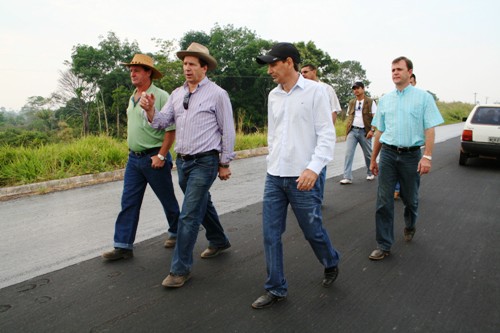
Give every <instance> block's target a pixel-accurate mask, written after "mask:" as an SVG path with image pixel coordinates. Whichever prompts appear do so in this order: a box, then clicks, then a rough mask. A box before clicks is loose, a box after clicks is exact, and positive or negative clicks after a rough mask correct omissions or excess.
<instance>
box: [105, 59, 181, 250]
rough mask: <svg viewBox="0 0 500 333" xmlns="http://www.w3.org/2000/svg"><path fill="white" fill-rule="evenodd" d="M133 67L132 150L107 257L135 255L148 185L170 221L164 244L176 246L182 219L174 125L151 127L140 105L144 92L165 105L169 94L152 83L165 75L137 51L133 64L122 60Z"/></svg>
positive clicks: (129, 122)
mask: <svg viewBox="0 0 500 333" xmlns="http://www.w3.org/2000/svg"><path fill="white" fill-rule="evenodd" d="M122 64H123V65H125V66H127V67H128V69H129V70H130V79H131V80H132V84H133V85H134V86H135V87H136V89H135V90H134V93H133V94H132V96H131V97H130V100H129V104H128V108H127V142H128V146H129V149H130V153H129V156H128V161H127V166H126V169H125V177H124V183H123V194H122V203H121V205H122V210H121V212H120V214H119V215H118V218H117V219H116V223H115V236H114V249H113V250H112V251H109V252H105V253H103V254H102V257H103V258H104V259H105V260H119V259H128V258H131V257H133V245H134V240H135V234H136V231H137V225H138V223H139V213H140V209H141V205H142V200H143V198H144V192H145V190H146V186H147V184H149V185H150V186H151V188H152V189H153V191H154V192H155V194H156V196H157V197H158V199H159V200H160V202H161V204H162V206H163V210H164V212H165V215H166V217H167V221H168V224H169V228H168V234H169V237H168V239H167V240H166V241H165V244H164V245H165V247H167V248H171V247H174V246H175V239H176V236H177V225H178V219H179V204H178V203H177V199H176V198H175V193H174V187H173V184H172V174H171V170H172V165H173V164H172V156H171V155H170V153H169V150H170V147H171V146H172V144H173V142H174V140H175V127H169V128H167V129H166V130H156V129H153V128H151V126H149V124H148V123H147V121H145V120H144V116H143V112H142V109H141V107H140V105H139V101H140V99H141V95H142V94H143V93H149V94H154V95H155V96H156V101H155V106H156V107H157V108H161V107H163V105H165V103H166V102H167V100H168V97H169V95H168V93H167V92H166V91H164V90H161V89H159V88H158V87H156V86H155V85H154V84H153V79H159V78H161V77H162V76H163V75H162V74H161V73H160V72H159V71H158V70H157V69H156V68H155V67H154V64H153V59H152V58H151V57H149V56H147V55H144V54H136V55H135V56H134V58H133V59H132V61H131V62H130V63H122Z"/></svg>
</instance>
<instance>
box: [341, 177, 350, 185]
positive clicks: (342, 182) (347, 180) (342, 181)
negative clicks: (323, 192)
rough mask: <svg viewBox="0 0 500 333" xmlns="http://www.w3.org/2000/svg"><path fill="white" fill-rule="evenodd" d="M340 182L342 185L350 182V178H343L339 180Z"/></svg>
mask: <svg viewBox="0 0 500 333" xmlns="http://www.w3.org/2000/svg"><path fill="white" fill-rule="evenodd" d="M340 184H342V185H347V184H352V180H350V179H347V178H344V179H342V180H341V181H340Z"/></svg>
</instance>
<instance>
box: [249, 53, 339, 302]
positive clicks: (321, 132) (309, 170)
mask: <svg viewBox="0 0 500 333" xmlns="http://www.w3.org/2000/svg"><path fill="white" fill-rule="evenodd" d="M257 63H259V64H261V65H265V64H267V65H268V70H267V72H268V74H269V75H271V77H272V78H273V80H274V82H275V83H278V86H277V87H276V88H275V89H273V90H272V91H271V92H270V93H269V100H268V142H267V143H268V148H269V155H268V156H267V176H266V183H265V188H264V201H263V213H262V216H263V218H262V224H263V234H264V250H265V255H266V264H267V280H266V282H265V285H264V289H265V290H266V293H265V294H264V295H263V296H260V297H259V298H257V300H256V301H255V302H253V303H252V307H253V308H254V309H262V308H267V307H270V306H272V305H273V304H274V303H276V302H278V301H281V300H284V299H285V298H286V296H287V293H288V284H287V281H286V279H285V274H284V264H283V261H284V258H283V243H282V240H281V236H282V234H283V232H284V231H285V229H286V215H287V209H288V205H291V206H292V209H293V212H294V214H295V216H296V218H297V221H298V223H299V225H300V228H301V229H302V232H303V233H304V237H305V238H306V240H307V241H308V242H309V244H310V245H311V247H312V249H313V251H314V254H315V255H316V258H317V259H318V261H319V262H320V263H321V265H322V266H323V267H324V276H323V281H322V284H323V286H324V287H330V286H331V285H332V284H333V282H334V281H335V279H336V278H337V274H338V268H337V266H338V263H339V254H338V252H337V251H336V250H335V249H334V247H333V245H332V243H331V241H330V238H329V236H328V233H327V232H326V230H325V228H324V227H323V223H322V222H323V217H322V214H321V202H322V200H321V188H322V186H321V184H320V181H319V179H318V175H319V174H320V173H321V170H322V169H323V168H324V167H325V166H326V164H327V163H328V162H329V161H331V160H332V158H333V149H334V145H335V128H334V127H333V122H332V119H331V109H330V103H329V99H328V95H327V94H326V91H325V89H324V88H323V87H322V86H321V85H320V84H319V83H318V82H315V81H312V80H306V79H304V78H303V77H302V76H301V75H300V74H299V72H298V70H299V68H298V66H299V63H300V54H299V51H298V50H297V48H296V47H295V46H294V45H293V44H290V43H278V44H276V45H274V46H273V47H272V49H271V51H270V52H269V53H268V54H266V55H262V56H259V57H257Z"/></svg>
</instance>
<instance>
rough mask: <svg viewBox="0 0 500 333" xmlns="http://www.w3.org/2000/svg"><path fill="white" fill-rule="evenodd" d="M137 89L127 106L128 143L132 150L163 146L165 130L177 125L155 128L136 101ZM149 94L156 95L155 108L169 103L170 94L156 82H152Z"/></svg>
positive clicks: (137, 150)
mask: <svg viewBox="0 0 500 333" xmlns="http://www.w3.org/2000/svg"><path fill="white" fill-rule="evenodd" d="M136 91H137V89H135V90H134V93H133V94H132V96H131V97H130V100H129V102H128V108H127V143H128V147H129V149H130V150H132V151H135V152H141V151H144V150H146V149H150V148H156V147H161V145H162V143H163V139H164V138H165V132H167V131H173V130H175V125H173V126H170V127H168V128H166V129H165V130H155V129H153V128H152V127H151V126H150V125H149V123H148V121H147V119H146V118H145V116H144V111H143V110H142V108H141V105H140V104H139V101H140V99H139V101H137V103H135V102H134V95H135V93H136ZM146 92H147V93H148V94H151V93H153V94H154V96H155V108H156V109H157V110H161V108H162V107H163V106H164V105H165V103H167V100H168V98H169V94H168V93H167V92H166V91H165V90H162V89H160V88H158V87H156V86H155V85H154V84H151V86H150V87H149V89H148V90H147V91H146Z"/></svg>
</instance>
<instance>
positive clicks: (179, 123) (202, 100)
mask: <svg viewBox="0 0 500 333" xmlns="http://www.w3.org/2000/svg"><path fill="white" fill-rule="evenodd" d="M177 57H178V58H179V59H181V60H182V62H183V66H182V67H183V70H184V76H185V78H186V82H185V83H184V84H183V85H182V86H180V87H178V88H177V89H175V90H174V91H173V92H172V96H170V98H169V100H168V102H167V104H166V105H165V106H164V107H163V109H161V111H158V110H160V109H159V108H158V107H157V106H156V104H155V101H156V98H157V97H156V96H155V95H154V94H149V93H148V94H146V95H144V97H143V98H142V99H141V102H140V104H141V106H142V108H143V109H144V110H145V111H146V115H147V118H148V120H149V121H150V122H151V126H152V127H153V128H157V129H159V128H166V127H168V126H171V125H172V124H174V123H175V124H176V128H177V142H176V144H175V151H176V153H177V160H176V165H177V172H178V175H179V185H180V187H181V189H182V191H183V192H184V201H183V205H182V209H181V214H180V217H179V229H178V232H177V244H176V246H175V250H174V256H173V258H172V264H171V267H170V274H169V275H168V276H167V277H166V278H165V279H164V280H163V283H162V285H163V286H164V287H168V288H178V287H182V286H183V285H184V283H185V282H186V281H187V280H188V279H189V278H190V277H191V268H192V265H193V249H194V245H195V243H196V238H197V236H198V230H199V226H200V224H202V225H203V227H204V228H205V230H206V237H207V239H208V241H209V244H208V248H207V249H206V250H205V251H203V252H202V253H201V258H204V259H208V258H213V257H215V256H217V255H219V254H220V253H221V252H222V251H224V250H226V249H228V248H229V247H230V246H231V244H230V243H229V240H228V238H227V236H226V235H225V233H224V229H223V227H222V225H221V223H220V220H219V216H218V215H217V211H216V210H215V207H214V205H213V203H212V200H211V196H210V191H209V190H210V187H211V186H212V184H213V182H214V181H215V179H216V177H217V175H218V176H219V179H221V180H228V179H229V177H230V176H231V169H230V168H229V163H230V162H231V160H232V159H233V158H234V156H235V154H234V151H233V149H234V141H235V130H234V120H233V110H232V107H231V102H230V100H229V96H228V94H227V92H226V91H225V90H224V89H222V88H220V87H219V86H218V85H216V84H215V83H214V82H212V81H210V80H209V79H208V78H207V76H206V73H207V71H209V70H213V69H215V68H216V67H217V61H216V60H215V58H214V57H212V56H211V55H210V53H209V51H208V49H207V48H206V47H205V46H203V45H201V44H198V43H192V44H191V45H189V47H188V49H187V50H185V51H179V52H177Z"/></svg>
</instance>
